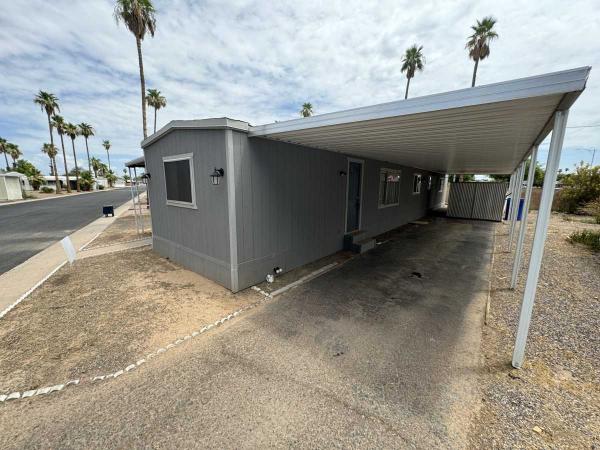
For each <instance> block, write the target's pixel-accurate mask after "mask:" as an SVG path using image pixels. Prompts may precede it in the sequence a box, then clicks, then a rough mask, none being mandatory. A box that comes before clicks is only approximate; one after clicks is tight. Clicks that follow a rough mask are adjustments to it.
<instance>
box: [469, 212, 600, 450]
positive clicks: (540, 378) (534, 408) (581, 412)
mask: <svg viewBox="0 0 600 450" xmlns="http://www.w3.org/2000/svg"><path fill="white" fill-rule="evenodd" d="M535 218H536V216H535V214H532V215H531V216H530V220H529V221H528V222H529V224H528V230H527V231H528V235H527V240H526V243H527V245H526V253H525V258H524V261H525V267H524V269H523V270H522V272H521V273H522V276H521V279H520V284H519V285H518V287H517V289H516V290H515V291H514V292H513V291H511V290H509V289H508V286H509V283H510V274H511V270H512V255H510V254H508V253H507V252H506V249H507V243H508V229H509V227H508V225H506V224H503V225H499V226H498V228H497V235H496V248H495V260H494V267H493V273H492V292H491V313H490V317H489V320H488V326H487V327H485V328H484V337H483V346H482V350H483V353H484V358H485V368H484V372H483V374H482V377H481V381H482V396H483V399H482V400H483V407H482V408H481V410H480V411H479V414H478V417H476V418H475V420H474V421H473V424H472V428H471V434H470V446H471V448H599V446H600V379H599V374H600V336H599V333H598V330H600V315H599V314H598V311H599V306H600V300H599V295H600V255H597V254H593V253H592V252H591V251H589V250H588V249H587V248H585V247H583V246H580V245H573V244H570V243H569V242H567V240H566V237H567V236H568V235H569V234H570V233H572V232H573V231H578V230H582V229H600V226H598V225H593V224H589V223H584V222H582V220H581V218H578V217H575V216H563V215H559V214H553V216H552V220H551V223H550V226H549V229H548V239H547V242H546V249H545V254H544V261H543V264H542V270H541V273H540V282H539V286H538V290H537V296H536V302H535V307H534V312H533V319H532V322H531V327H530V331H529V340H528V345H527V350H526V361H525V365H524V367H523V369H522V370H516V369H512V367H511V365H510V361H511V359H512V349H513V345H514V339H515V332H516V329H517V324H518V316H519V313H520V303H521V299H522V295H523V288H524V282H525V280H524V278H525V274H526V268H527V264H528V261H529V253H530V252H529V250H530V248H529V247H530V245H531V239H532V237H533V230H534V224H535Z"/></svg>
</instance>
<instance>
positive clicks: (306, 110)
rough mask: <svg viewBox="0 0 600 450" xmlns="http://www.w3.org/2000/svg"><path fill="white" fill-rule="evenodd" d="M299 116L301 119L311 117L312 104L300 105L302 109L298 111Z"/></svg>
mask: <svg viewBox="0 0 600 450" xmlns="http://www.w3.org/2000/svg"><path fill="white" fill-rule="evenodd" d="M300 115H301V116H302V117H310V116H312V115H313V106H312V103H309V102H306V103H303V104H302V109H301V110H300Z"/></svg>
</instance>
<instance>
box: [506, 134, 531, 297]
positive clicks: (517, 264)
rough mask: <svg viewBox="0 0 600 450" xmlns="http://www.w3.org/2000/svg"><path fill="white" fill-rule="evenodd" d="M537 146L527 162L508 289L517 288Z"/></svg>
mask: <svg viewBox="0 0 600 450" xmlns="http://www.w3.org/2000/svg"><path fill="white" fill-rule="evenodd" d="M537 151H538V147H537V145H536V146H534V147H533V149H532V150H531V159H530V160H529V172H528V173H527V189H526V191H525V205H524V207H523V215H522V217H521V227H520V228H519V238H518V239H517V249H516V251H515V259H514V262H513V272H512V277H511V279H510V288H511V289H514V288H515V287H516V286H517V281H518V279H519V272H520V271H521V261H522V259H523V243H524V242H525V235H526V234H527V216H528V214H529V204H530V203H531V193H532V191H533V182H534V181H535V167H536V165H537Z"/></svg>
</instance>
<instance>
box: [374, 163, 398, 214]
mask: <svg viewBox="0 0 600 450" xmlns="http://www.w3.org/2000/svg"><path fill="white" fill-rule="evenodd" d="M399 204H400V171H399V170H395V169H385V168H381V169H379V208H387V207H389V206H397V205H399Z"/></svg>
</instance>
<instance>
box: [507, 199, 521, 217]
mask: <svg viewBox="0 0 600 450" xmlns="http://www.w3.org/2000/svg"><path fill="white" fill-rule="evenodd" d="M511 200H512V198H511V197H507V198H506V208H505V209H504V220H508V212H509V211H510V203H511ZM524 206H525V199H524V198H521V199H519V210H518V211H517V220H521V217H522V216H523V207H524Z"/></svg>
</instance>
